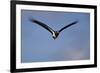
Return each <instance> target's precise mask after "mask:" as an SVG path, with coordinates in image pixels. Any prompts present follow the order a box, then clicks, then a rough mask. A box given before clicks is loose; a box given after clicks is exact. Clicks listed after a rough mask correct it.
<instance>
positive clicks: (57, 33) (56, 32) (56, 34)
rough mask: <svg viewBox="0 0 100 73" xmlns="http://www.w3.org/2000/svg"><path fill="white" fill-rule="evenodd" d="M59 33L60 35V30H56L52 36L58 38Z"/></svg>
mask: <svg viewBox="0 0 100 73" xmlns="http://www.w3.org/2000/svg"><path fill="white" fill-rule="evenodd" d="M58 35H59V32H58V31H55V32H54V33H53V36H52V37H53V38H54V39H56V38H57V37H58Z"/></svg>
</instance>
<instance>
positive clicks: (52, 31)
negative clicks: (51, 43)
mask: <svg viewBox="0 0 100 73" xmlns="http://www.w3.org/2000/svg"><path fill="white" fill-rule="evenodd" d="M30 21H31V22H33V23H36V24H38V25H40V26H42V27H43V28H45V29H46V30H48V31H49V32H50V33H51V34H53V33H54V30H53V29H52V28H50V27H49V26H47V25H46V24H44V23H42V22H40V21H38V20H36V19H30Z"/></svg>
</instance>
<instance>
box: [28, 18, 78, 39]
mask: <svg viewBox="0 0 100 73" xmlns="http://www.w3.org/2000/svg"><path fill="white" fill-rule="evenodd" d="M30 21H31V22H33V23H36V24H38V25H40V26H41V27H43V28H44V29H46V30H48V31H49V32H50V33H51V34H52V37H53V39H56V38H57V37H58V35H59V34H60V32H61V31H63V30H64V29H66V28H68V27H70V26H72V25H74V24H76V23H77V22H78V21H74V22H72V23H70V24H68V25H66V26H65V27H63V28H61V29H60V30H58V31H55V30H53V29H52V28H51V27H49V26H48V25H46V24H45V23H43V22H41V21H38V20H36V19H33V18H31V19H30Z"/></svg>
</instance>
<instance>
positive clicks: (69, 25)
mask: <svg viewBox="0 0 100 73" xmlns="http://www.w3.org/2000/svg"><path fill="white" fill-rule="evenodd" d="M76 23H78V21H74V22H73V23H71V24H69V25H66V26H65V27H63V28H61V29H60V30H59V32H61V31H63V30H64V29H66V28H68V27H70V26H72V25H74V24H76Z"/></svg>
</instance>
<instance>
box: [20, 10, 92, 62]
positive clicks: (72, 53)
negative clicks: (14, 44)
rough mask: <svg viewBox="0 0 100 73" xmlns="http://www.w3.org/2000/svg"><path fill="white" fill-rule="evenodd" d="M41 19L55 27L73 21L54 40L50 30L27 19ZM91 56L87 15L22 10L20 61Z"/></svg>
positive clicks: (88, 16) (62, 59) (74, 58)
mask: <svg viewBox="0 0 100 73" xmlns="http://www.w3.org/2000/svg"><path fill="white" fill-rule="evenodd" d="M30 18H34V19H37V20H39V21H41V22H44V23H45V24H47V25H48V26H50V27H51V28H52V29H54V30H59V29H61V28H62V27H64V26H66V25H68V24H69V23H72V22H74V21H76V20H78V21H79V22H78V23H77V24H75V25H73V26H71V27H69V28H67V29H65V30H63V31H62V32H61V33H60V35H59V36H58V38H57V39H56V40H54V39H53V38H52V35H51V33H50V32H48V31H47V30H45V29H44V28H43V27H41V26H39V25H37V24H35V23H32V22H30V21H29V19H30ZM89 58H90V14H89V13H79V12H55V11H36V10H21V62H22V63H27V62H47V61H71V60H86V59H89Z"/></svg>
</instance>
